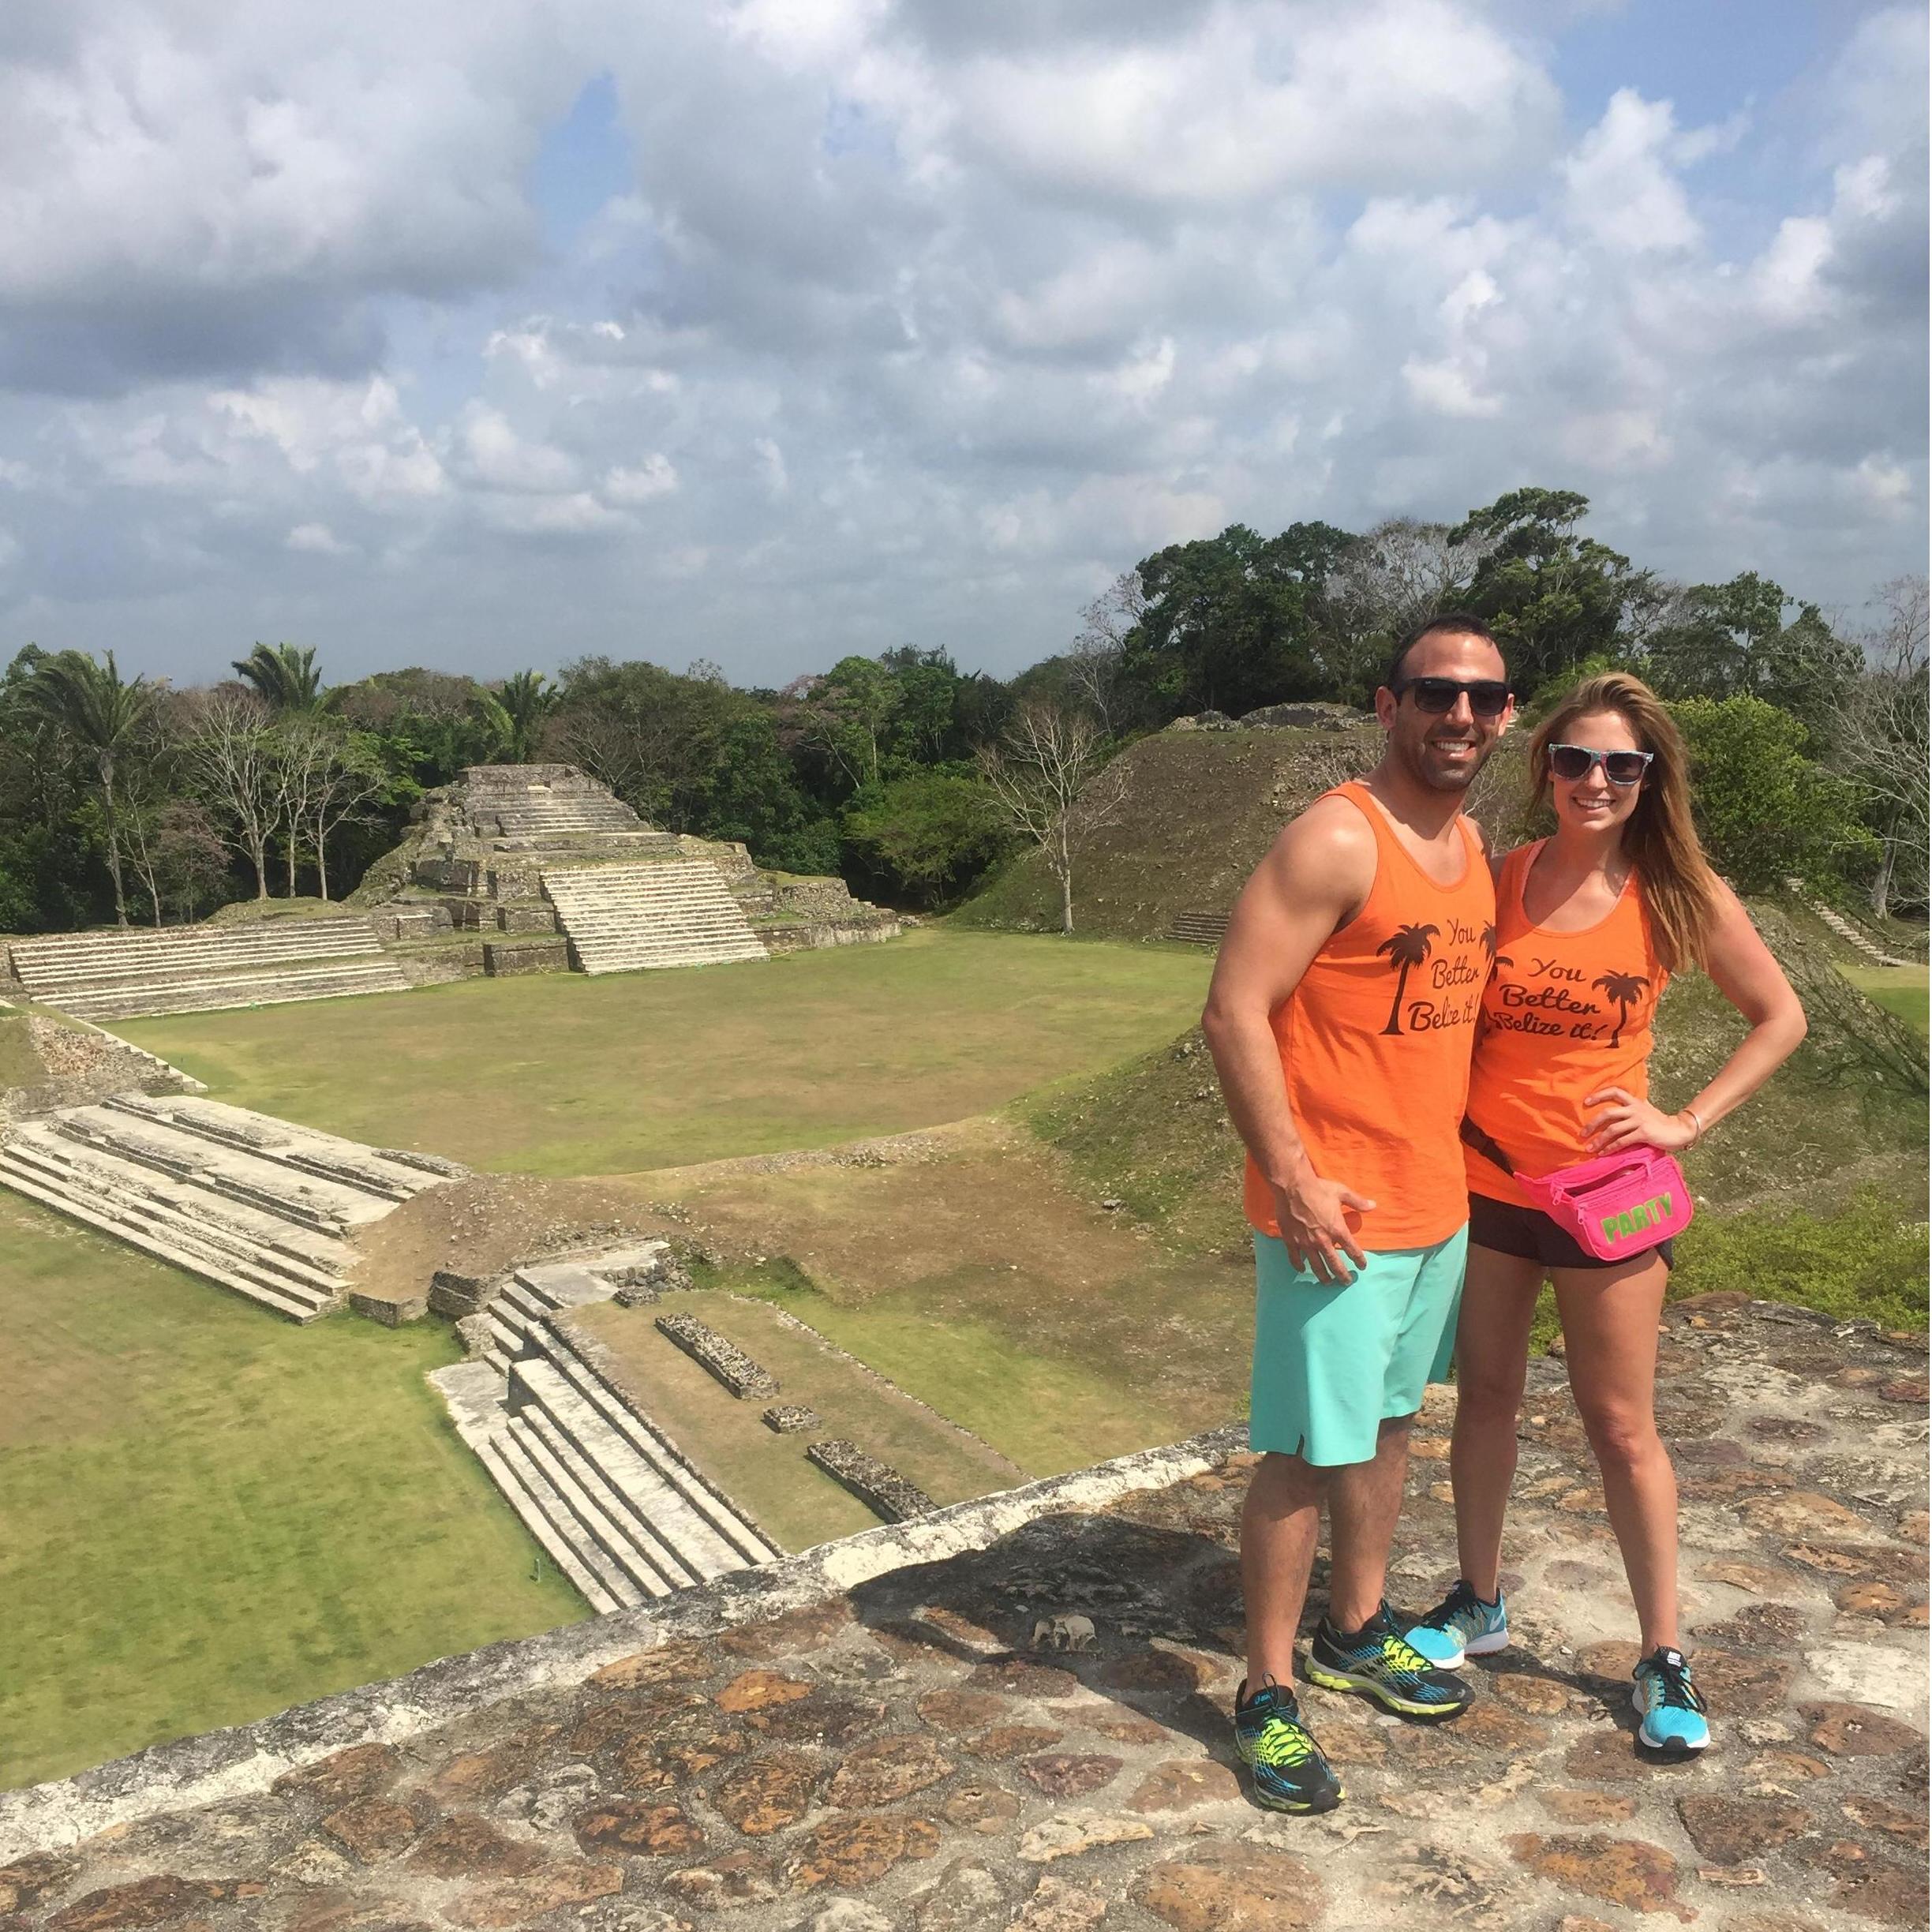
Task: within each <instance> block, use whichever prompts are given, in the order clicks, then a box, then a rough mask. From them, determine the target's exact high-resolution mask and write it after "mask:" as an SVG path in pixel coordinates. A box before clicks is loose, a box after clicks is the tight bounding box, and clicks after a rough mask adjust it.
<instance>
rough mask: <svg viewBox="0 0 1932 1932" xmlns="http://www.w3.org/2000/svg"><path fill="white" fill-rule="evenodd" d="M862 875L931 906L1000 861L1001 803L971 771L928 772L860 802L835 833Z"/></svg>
mask: <svg viewBox="0 0 1932 1932" xmlns="http://www.w3.org/2000/svg"><path fill="white" fill-rule="evenodd" d="M841 833H842V834H843V837H844V842H845V844H847V845H848V847H849V848H851V849H852V851H853V852H855V853H856V855H857V856H858V858H859V861H860V863H862V864H863V866H864V867H865V868H866V869H867V871H869V872H871V873H872V874H874V875H875V876H877V877H878V878H881V879H883V880H885V881H886V882H887V883H888V885H889V886H890V887H891V888H892V889H893V892H894V893H895V895H897V896H901V897H910V898H912V899H913V900H916V901H917V902H918V903H919V904H921V905H934V904H938V902H939V901H940V900H942V899H944V898H946V897H949V896H950V895H951V894H952V893H953V891H954V890H956V889H957V888H958V887H959V886H961V885H963V884H964V883H966V882H969V881H970V880H972V878H975V876H976V875H977V874H979V873H980V872H981V871H984V870H985V868H986V867H987V866H988V865H990V864H991V863H992V862H993V861H994V859H996V858H998V856H999V854H1000V850H1001V848H1002V846H1003V845H1004V844H1005V822H1004V821H1003V819H1002V816H1001V812H1000V807H999V802H998V799H996V798H995V797H994V795H993V794H992V793H991V792H990V791H989V790H988V789H987V785H986V784H985V782H984V781H983V780H982V779H981V778H980V777H979V775H978V773H976V772H974V771H972V770H966V771H956V770H926V771H918V772H912V773H908V775H907V776H906V777H903V778H895V779H893V780H892V781H889V783H888V784H883V785H882V786H880V787H879V788H878V790H877V791H876V792H871V793H869V794H863V793H862V794H861V795H860V797H859V799H858V800H857V801H856V802H855V803H854V804H853V807H852V810H851V811H848V812H847V814H845V818H844V824H843V826H841Z"/></svg>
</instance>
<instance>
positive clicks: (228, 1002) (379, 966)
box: [36, 959, 409, 1022]
mask: <svg viewBox="0 0 1932 1932" xmlns="http://www.w3.org/2000/svg"><path fill="white" fill-rule="evenodd" d="M408 990H409V981H408V979H406V977H405V976H404V975H403V972H402V968H400V967H399V966H398V965H397V964H395V961H394V960H388V959H381V960H372V961H370V962H369V964H366V965H352V966H321V967H295V968H290V969H289V970H287V971H285V972H263V971H260V970H257V971H255V972H249V973H246V974H243V975H238V976H234V977H224V978H199V979H197V978H192V977H190V978H184V979H168V980H156V981H150V982H148V983H145V984H141V985H119V986H112V987H92V986H78V987H73V988H71V989H67V988H63V989H57V990H54V991H51V992H47V993H43V994H37V995H36V998H39V999H40V1000H42V1001H43V1002H44V1003H45V1004H46V1005H49V1006H54V1007H57V1008H58V1009H59V1010H60V1011H61V1012H62V1013H72V1014H73V1016H74V1017H75V1018H76V1019H77V1020H95V1021H97V1022H98V1021H101V1020H133V1019H138V1018H140V1017H143V1016H144V1015H146V1014H149V1013H215V1012H219V1011H222V1010H223V1009H227V1008H229V1007H235V1006H279V1005H287V1004H289V1003H290V1002H293V1001H297V1000H319V999H346V998H350V997H352V996H353V995H355V994H362V993H406V992H407V991H408Z"/></svg>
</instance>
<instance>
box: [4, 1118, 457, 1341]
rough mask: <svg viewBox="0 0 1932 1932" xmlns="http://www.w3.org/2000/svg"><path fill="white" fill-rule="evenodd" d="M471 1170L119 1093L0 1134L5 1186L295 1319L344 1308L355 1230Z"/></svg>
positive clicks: (265, 1122) (270, 1120) (277, 1123)
mask: <svg viewBox="0 0 1932 1932" xmlns="http://www.w3.org/2000/svg"><path fill="white" fill-rule="evenodd" d="M418 1163H420V1164H418ZM461 1172H462V1170H461V1169H459V1168H456V1167H455V1166H454V1164H453V1163H447V1162H436V1161H430V1160H429V1159H427V1158H426V1157H421V1156H414V1157H407V1158H406V1157H404V1156H402V1155H400V1154H397V1153H385V1152H380V1151H377V1150H376V1149H375V1148H365V1147H362V1146H360V1145H359V1144H358V1143H356V1142H354V1141H351V1140H343V1139H340V1138H339V1136H335V1135H329V1134H317V1133H313V1132H312V1131H311V1130H309V1129H306V1128H302V1127H298V1126H295V1125H292V1124H291V1123H290V1122H287V1121H277V1120H275V1119H273V1118H271V1117H270V1116H268V1115H267V1114H254V1113H251V1112H249V1110H246V1109H245V1108H241V1107H228V1106H223V1105H222V1104H221V1103H219V1102H218V1101H212V1100H204V1099H199V1098H194V1099H189V1098H184V1097H179V1096H170V1097H167V1098H165V1099H159V1098H153V1097H150V1096H148V1095H140V1094H122V1095H115V1096H114V1098H113V1099H110V1100H107V1101H105V1102H102V1103H98V1104H95V1105H92V1106H78V1107H64V1108H61V1109H59V1110H57V1111H55V1112H53V1113H51V1114H42V1115H39V1116H37V1117H36V1118H32V1119H31V1120H25V1121H19V1122H17V1123H16V1124H15V1125H12V1126H10V1127H9V1128H8V1129H6V1130H5V1132H4V1133H0V1185H6V1186H8V1187H9V1188H12V1189H14V1190H15V1191H17V1193H22V1194H25V1195H27V1196H29V1197H30V1198H32V1199H33V1200H38V1201H39V1202H40V1203H42V1204H43V1205H45V1206H47V1207H54V1208H58V1210H60V1211H61V1212H62V1213H64V1214H67V1215H71V1216H72V1217H73V1219H76V1220H77V1221H82V1222H86V1223H87V1224H88V1226H92V1227H95V1228H99V1229H100V1230H103V1232H105V1233H107V1234H114V1235H116V1236H117V1237H119V1238H120V1239H122V1240H123V1241H127V1242H128V1243H129V1245H132V1246H133V1247H137V1248H140V1249H144V1250H145V1251H146V1252H148V1253H150V1254H154V1255H157V1256H159V1257H160V1258H161V1259H163V1260H167V1261H170V1262H172V1263H174V1264H175V1265H176V1266H177V1267H182V1268H185V1269H186V1270H188V1271H189V1272H190V1273H193V1274H196V1275H200V1276H202V1277H203V1278H204V1279H206V1280H208V1281H212V1282H215V1283H216V1284H218V1285H219V1286H222V1287H224V1288H227V1289H230V1290H234V1292H236V1293H237V1294H245V1295H246V1296H248V1297H249V1299H251V1300H252V1301H258V1302H260V1303H261V1304H262V1305H264V1306H265V1307H268V1308H270V1309H273V1310H274V1311H275V1312H276V1313H277V1314H279V1315H285V1316H289V1317H290V1319H291V1320H296V1321H309V1320H313V1319H314V1318H315V1317H316V1316H318V1315H321V1314H325V1313H327V1312H328V1310H329V1309H331V1308H334V1307H335V1306H336V1305H337V1304H338V1303H339V1301H340V1300H341V1299H342V1297H343V1294H344V1293H345V1291H346V1283H347V1280H348V1277H349V1275H350V1271H351V1270H352V1268H353V1267H354V1261H355V1250H354V1248H353V1247H352V1246H351V1245H350V1241H349V1239H348V1236H349V1234H350V1230H353V1229H354V1228H357V1227H359V1226H365V1225H366V1224H367V1223H369V1222H372V1221H376V1220H380V1219H381V1218H382V1216H383V1215H386V1214H388V1213H389V1212H391V1210H393V1209H394V1208H395V1206H396V1205H397V1204H399V1202H401V1201H402V1200H407V1199H408V1198H409V1197H410V1195H412V1194H414V1193H419V1192H420V1191H421V1189H423V1188H425V1187H430V1186H434V1185H437V1184H438V1183H439V1182H440V1181H443V1180H445V1179H447V1178H451V1176H452V1175H453V1174H460V1173H461Z"/></svg>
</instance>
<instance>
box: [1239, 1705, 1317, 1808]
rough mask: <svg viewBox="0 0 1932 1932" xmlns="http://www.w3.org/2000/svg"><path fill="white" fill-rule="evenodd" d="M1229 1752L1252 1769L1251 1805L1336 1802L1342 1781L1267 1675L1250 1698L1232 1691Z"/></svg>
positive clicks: (1296, 1707)
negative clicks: (1231, 1751)
mask: <svg viewBox="0 0 1932 1932" xmlns="http://www.w3.org/2000/svg"><path fill="white" fill-rule="evenodd" d="M1245 1688H1246V1686H1245V1685H1244V1686H1243V1687H1242V1689H1244V1690H1245ZM1234 1750H1235V1752H1236V1754H1237V1755H1238V1756H1239V1758H1241V1762H1242V1763H1243V1764H1245V1765H1248V1766H1249V1769H1251V1770H1252V1772H1253V1773H1254V1799H1255V1803H1256V1804H1258V1805H1260V1806H1261V1807H1264V1809H1265V1810H1270V1811H1299V1812H1316V1811H1332V1810H1334V1809H1335V1807H1336V1806H1337V1805H1339V1803H1341V1802H1342V1781H1341V1780H1340V1779H1339V1778H1338V1777H1336V1776H1335V1772H1334V1770H1333V1769H1332V1768H1331V1766H1330V1765H1329V1762H1328V1760H1327V1758H1324V1756H1323V1755H1322V1750H1321V1747H1320V1745H1319V1744H1317V1743H1316V1742H1315V1740H1314V1739H1313V1738H1312V1737H1311V1736H1310V1735H1309V1731H1308V1727H1307V1726H1306V1725H1305V1724H1303V1723H1302V1721H1301V1708H1300V1706H1299V1705H1297V1703H1296V1702H1295V1694H1294V1692H1293V1691H1292V1690H1286V1689H1284V1688H1283V1687H1282V1686H1281V1685H1280V1684H1278V1683H1275V1680H1274V1679H1273V1678H1270V1679H1268V1680H1267V1683H1264V1685H1262V1687H1261V1688H1260V1690H1257V1691H1256V1693H1255V1694H1254V1695H1253V1696H1252V1697H1251V1698H1246V1699H1244V1698H1242V1696H1241V1693H1240V1691H1237V1692H1236V1693H1235V1695H1234Z"/></svg>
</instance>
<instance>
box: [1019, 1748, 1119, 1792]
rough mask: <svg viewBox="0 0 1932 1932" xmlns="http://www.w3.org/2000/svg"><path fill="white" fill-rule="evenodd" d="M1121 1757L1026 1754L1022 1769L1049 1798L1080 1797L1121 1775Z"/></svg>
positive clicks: (1071, 1753) (1052, 1753) (1022, 1773)
mask: <svg viewBox="0 0 1932 1932" xmlns="http://www.w3.org/2000/svg"><path fill="white" fill-rule="evenodd" d="M1120 1769H1121V1761H1120V1759H1119V1758H1109V1757H1106V1756H1104V1755H1103V1754H1098V1753H1088V1752H1081V1751H1053V1752H1044V1753H1043V1754H1041V1755H1039V1757H1037V1758H1023V1759H1022V1760H1021V1761H1020V1775H1021V1777H1024V1779H1025V1780H1027V1782H1028V1784H1031V1785H1032V1786H1033V1787H1034V1788H1035V1789H1036V1790H1039V1791H1042V1792H1045V1793H1046V1794H1047V1796H1048V1797H1049V1798H1080V1797H1084V1796H1085V1795H1086V1794H1087V1793H1088V1792H1095V1791H1098V1790H1099V1788H1101V1786H1102V1785H1103V1784H1111V1783H1112V1782H1113V1781H1114V1779H1115V1778H1116V1777H1118V1775H1119V1773H1120Z"/></svg>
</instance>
